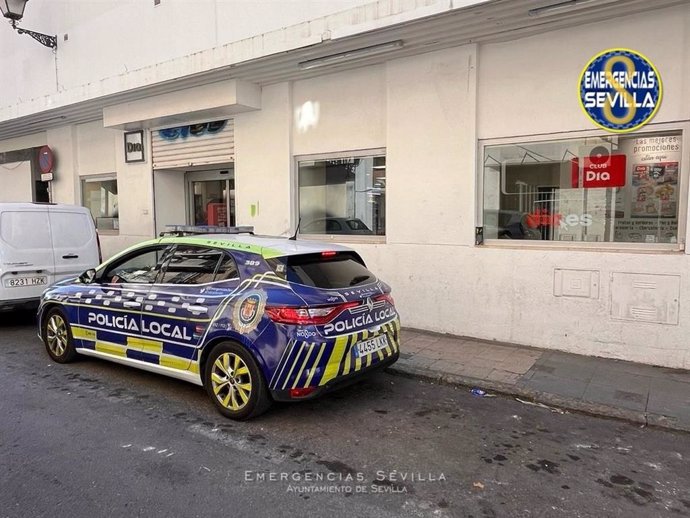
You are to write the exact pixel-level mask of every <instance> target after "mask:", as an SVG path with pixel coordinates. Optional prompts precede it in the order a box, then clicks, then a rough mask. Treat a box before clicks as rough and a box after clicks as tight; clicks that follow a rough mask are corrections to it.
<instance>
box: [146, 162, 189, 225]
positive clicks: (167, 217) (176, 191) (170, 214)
mask: <svg viewBox="0 0 690 518" xmlns="http://www.w3.org/2000/svg"><path fill="white" fill-rule="evenodd" d="M153 189H154V193H153V196H154V200H155V205H156V206H155V211H156V235H158V234H160V233H161V232H163V231H164V230H165V226H166V225H179V224H182V223H185V222H186V220H187V212H186V204H185V199H186V198H185V179H184V173H183V172H182V171H154V172H153Z"/></svg>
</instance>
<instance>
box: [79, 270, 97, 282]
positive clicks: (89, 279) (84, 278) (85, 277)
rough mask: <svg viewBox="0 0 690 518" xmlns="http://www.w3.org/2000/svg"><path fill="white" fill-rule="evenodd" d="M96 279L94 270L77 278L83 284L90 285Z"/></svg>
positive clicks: (87, 271)
mask: <svg viewBox="0 0 690 518" xmlns="http://www.w3.org/2000/svg"><path fill="white" fill-rule="evenodd" d="M95 279H96V270H95V269H93V268H90V269H88V270H86V271H85V272H84V273H82V274H81V275H80V276H79V280H80V281H81V282H82V283H84V284H91V283H92V282H93V281H94V280H95Z"/></svg>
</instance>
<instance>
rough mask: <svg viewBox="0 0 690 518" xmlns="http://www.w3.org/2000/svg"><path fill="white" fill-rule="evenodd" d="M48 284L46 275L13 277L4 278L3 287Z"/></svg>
mask: <svg viewBox="0 0 690 518" xmlns="http://www.w3.org/2000/svg"><path fill="white" fill-rule="evenodd" d="M46 284H48V277H45V276H41V277H17V278H15V279H6V280H5V287H7V288H22V287H24V286H45V285H46Z"/></svg>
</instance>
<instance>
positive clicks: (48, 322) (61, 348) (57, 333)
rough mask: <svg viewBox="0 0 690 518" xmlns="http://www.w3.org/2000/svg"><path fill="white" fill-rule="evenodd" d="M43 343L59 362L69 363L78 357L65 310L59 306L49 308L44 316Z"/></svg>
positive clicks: (54, 359) (51, 355)
mask: <svg viewBox="0 0 690 518" xmlns="http://www.w3.org/2000/svg"><path fill="white" fill-rule="evenodd" d="M41 331H42V336H43V343H44V344H45V346H46V351H47V352H48V355H49V356H50V357H51V358H52V359H53V361H55V362H57V363H69V362H72V361H74V360H75V359H76V357H77V350H76V349H75V347H74V337H73V336H72V329H71V328H70V325H69V320H68V319H67V315H66V314H65V312H64V311H63V310H62V309H61V308H58V307H55V308H52V309H50V310H48V313H47V314H46V316H45V317H44V318H43V329H42V330H41Z"/></svg>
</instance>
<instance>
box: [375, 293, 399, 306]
mask: <svg viewBox="0 0 690 518" xmlns="http://www.w3.org/2000/svg"><path fill="white" fill-rule="evenodd" d="M379 300H385V301H386V302H388V303H389V304H390V305H391V306H395V301H394V300H393V296H392V295H391V294H390V293H383V294H381V295H376V296H375V297H374V301H375V302H378V301H379Z"/></svg>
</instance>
